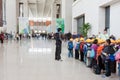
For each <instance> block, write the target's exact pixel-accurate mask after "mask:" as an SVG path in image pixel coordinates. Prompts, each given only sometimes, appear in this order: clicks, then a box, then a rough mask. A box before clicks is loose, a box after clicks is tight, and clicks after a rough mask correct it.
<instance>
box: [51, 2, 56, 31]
mask: <svg viewBox="0 0 120 80" xmlns="http://www.w3.org/2000/svg"><path fill="white" fill-rule="evenodd" d="M51 32H56V5H55V4H53V5H52V6H51Z"/></svg>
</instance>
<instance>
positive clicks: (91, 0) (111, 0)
mask: <svg viewBox="0 0 120 80" xmlns="http://www.w3.org/2000/svg"><path fill="white" fill-rule="evenodd" d="M108 5H110V6H111V7H110V34H113V35H115V36H116V37H117V38H119V34H120V31H119V23H120V15H119V14H120V0H77V1H76V2H75V3H73V8H72V9H73V11H72V13H73V15H72V18H73V20H72V27H73V28H75V29H73V28H72V29H73V31H72V32H76V31H77V29H76V27H77V25H76V24H77V21H75V20H76V18H77V17H79V16H81V15H83V14H85V22H89V23H90V24H91V25H92V29H91V31H90V33H91V34H95V35H97V34H98V32H101V33H102V32H103V30H104V28H105V7H106V6H108ZM89 35H90V34H89Z"/></svg>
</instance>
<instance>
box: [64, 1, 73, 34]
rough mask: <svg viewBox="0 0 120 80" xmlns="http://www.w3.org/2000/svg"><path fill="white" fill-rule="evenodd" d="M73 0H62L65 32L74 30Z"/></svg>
mask: <svg viewBox="0 0 120 80" xmlns="http://www.w3.org/2000/svg"><path fill="white" fill-rule="evenodd" d="M72 4H73V0H62V18H63V19H64V21H65V33H68V32H72Z"/></svg>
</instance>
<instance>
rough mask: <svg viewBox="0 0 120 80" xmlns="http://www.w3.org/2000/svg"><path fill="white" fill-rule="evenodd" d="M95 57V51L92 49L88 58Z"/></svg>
mask: <svg viewBox="0 0 120 80" xmlns="http://www.w3.org/2000/svg"><path fill="white" fill-rule="evenodd" d="M94 57H95V51H94V49H92V50H91V53H90V58H94Z"/></svg>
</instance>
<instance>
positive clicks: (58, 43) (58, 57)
mask: <svg viewBox="0 0 120 80" xmlns="http://www.w3.org/2000/svg"><path fill="white" fill-rule="evenodd" d="M61 30H62V29H61V28H58V29H57V31H58V32H57V33H56V34H55V40H56V51H55V60H58V61H59V60H60V61H62V60H61V48H62V39H61Z"/></svg>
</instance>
